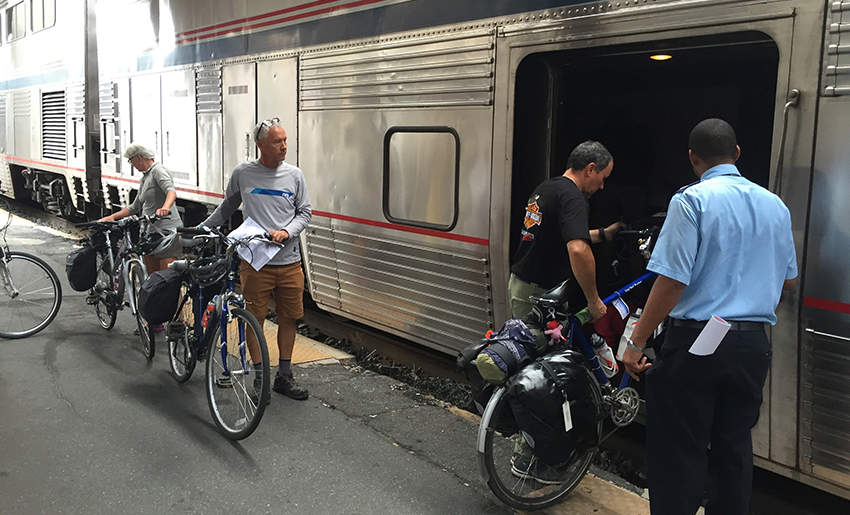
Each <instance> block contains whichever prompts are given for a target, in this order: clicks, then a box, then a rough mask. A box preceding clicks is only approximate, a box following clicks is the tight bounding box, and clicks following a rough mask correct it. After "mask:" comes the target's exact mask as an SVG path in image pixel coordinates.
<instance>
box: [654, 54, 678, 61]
mask: <svg viewBox="0 0 850 515" xmlns="http://www.w3.org/2000/svg"><path fill="white" fill-rule="evenodd" d="M649 58H650V59H652V60H653V61H667V60H668V59H673V56H672V55H670V54H654V55H651V56H649Z"/></svg>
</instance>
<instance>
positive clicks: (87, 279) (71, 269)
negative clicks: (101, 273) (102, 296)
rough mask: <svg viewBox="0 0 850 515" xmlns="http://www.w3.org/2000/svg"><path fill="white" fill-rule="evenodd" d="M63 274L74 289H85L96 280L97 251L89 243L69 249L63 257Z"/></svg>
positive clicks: (90, 286) (89, 287)
mask: <svg viewBox="0 0 850 515" xmlns="http://www.w3.org/2000/svg"><path fill="white" fill-rule="evenodd" d="M65 274H66V275H67V276H68V282H69V283H70V284H71V288H73V289H74V291H87V290H89V289H91V288H92V287H94V284H95V282H96V281H97V251H96V250H95V249H94V247H92V246H90V245H85V246H83V247H82V248H79V249H76V250H73V251H71V253H70V254H68V257H67V258H66V259H65Z"/></svg>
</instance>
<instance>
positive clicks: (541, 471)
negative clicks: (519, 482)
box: [511, 455, 564, 485]
mask: <svg viewBox="0 0 850 515" xmlns="http://www.w3.org/2000/svg"><path fill="white" fill-rule="evenodd" d="M511 474H513V475H514V476H516V477H518V478H520V479H533V480H534V481H537V482H538V483H540V484H543V485H558V484H561V483H563V482H564V473H563V472H559V471H558V469H556V468H555V467H550V466H549V465H546V464H545V463H542V462H541V461H540V460H539V459H537V457H535V456H517V455H514V456H511Z"/></svg>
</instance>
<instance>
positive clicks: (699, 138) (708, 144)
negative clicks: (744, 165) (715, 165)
mask: <svg viewBox="0 0 850 515" xmlns="http://www.w3.org/2000/svg"><path fill="white" fill-rule="evenodd" d="M737 147H738V140H737V138H736V136H735V129H733V128H732V126H731V125H729V124H728V123H727V122H726V121H724V120H721V119H720V118H709V119H707V120H703V121H701V122H699V123H698V124H696V126H695V127H694V128H693V130H691V135H690V136H689V137H688V148H690V149H691V150H692V151H693V152H694V154H696V155H698V156H699V157H700V159H702V160H703V161H708V162H716V161H726V160H733V161H734V160H735V158H736V157H737V156H738V148H737Z"/></svg>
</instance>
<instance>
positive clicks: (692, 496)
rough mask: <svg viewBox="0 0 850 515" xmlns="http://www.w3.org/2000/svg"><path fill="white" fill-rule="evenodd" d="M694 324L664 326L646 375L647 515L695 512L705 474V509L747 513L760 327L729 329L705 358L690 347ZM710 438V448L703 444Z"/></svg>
mask: <svg viewBox="0 0 850 515" xmlns="http://www.w3.org/2000/svg"><path fill="white" fill-rule="evenodd" d="M699 332H700V329H697V328H690V327H669V328H668V329H667V331H666V336H665V339H664V345H663V347H662V349H661V351H660V352H659V354H658V359H657V360H656V362H655V363H654V364H653V365H652V367H650V368H649V369H648V370H647V371H646V374H645V377H646V379H645V380H646V410H647V413H646V420H647V425H646V431H647V451H648V464H649V498H650V508H651V511H652V513H653V515H693V514H694V512H696V510H697V509H698V508H699V505H700V501H701V500H702V497H703V493H704V486H705V477H706V476H705V474H706V470H708V472H709V474H711V479H712V481H711V488H710V490H709V502H708V504H707V505H706V513H707V514H709V515H721V514H722V515H737V514H742V515H743V514H746V513H749V509H750V497H751V495H752V478H753V442H752V436H751V433H750V430H751V429H752V427H753V426H755V424H756V422H757V421H758V416H759V408H760V406H761V402H762V388H763V387H764V381H765V378H766V377H767V371H768V368H769V367H770V358H771V350H770V342H769V341H768V339H767V335H766V334H765V332H764V329H758V330H753V331H733V330H730V331H729V332H728V333H727V334H726V337H725V338H724V339H723V341H722V342H721V343H720V346H719V347H718V348H717V350H716V351H715V352H714V354H712V355H710V356H696V355H694V354H691V353H690V352H688V349H689V348H690V346H691V344H692V343H693V342H694V340H695V339H696V337H697V335H698V334H699ZM709 444H710V450H709Z"/></svg>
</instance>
